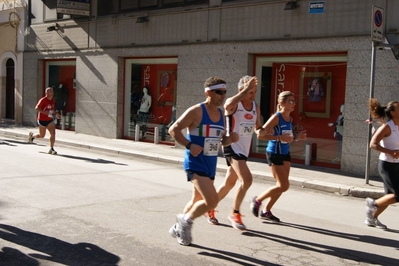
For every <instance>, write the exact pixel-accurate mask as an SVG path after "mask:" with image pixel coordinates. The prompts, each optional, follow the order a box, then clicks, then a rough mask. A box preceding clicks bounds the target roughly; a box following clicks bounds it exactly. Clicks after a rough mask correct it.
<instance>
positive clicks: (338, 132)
mask: <svg viewBox="0 0 399 266" xmlns="http://www.w3.org/2000/svg"><path fill="white" fill-rule="evenodd" d="M344 110H345V105H343V104H342V105H341V107H340V112H341V114H340V115H339V116H338V117H337V121H336V122H334V123H328V126H329V127H332V126H335V131H334V138H336V140H337V141H338V143H337V156H336V158H335V159H334V160H333V161H340V160H341V152H342V134H343V133H344Z"/></svg>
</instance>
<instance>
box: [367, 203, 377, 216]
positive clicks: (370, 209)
mask: <svg viewBox="0 0 399 266" xmlns="http://www.w3.org/2000/svg"><path fill="white" fill-rule="evenodd" d="M376 210H377V206H375V200H374V199H372V198H366V217H367V219H369V220H373V219H374V216H373V214H374V212H375V211H376Z"/></svg>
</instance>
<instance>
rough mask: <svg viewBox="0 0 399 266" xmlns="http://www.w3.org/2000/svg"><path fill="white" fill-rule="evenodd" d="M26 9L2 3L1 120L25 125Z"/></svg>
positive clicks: (0, 15) (11, 2) (0, 53)
mask: <svg viewBox="0 0 399 266" xmlns="http://www.w3.org/2000/svg"><path fill="white" fill-rule="evenodd" d="M25 12H26V8H25V7H24V3H23V2H22V1H6V0H0V36H1V37H0V38H1V41H0V76H1V79H0V120H2V121H7V122H9V123H18V124H21V123H22V104H23V102H22V98H23V97H22V95H23V90H22V84H23V75H22V74H23V71H22V70H23V51H24V29H25V14H26V13H25Z"/></svg>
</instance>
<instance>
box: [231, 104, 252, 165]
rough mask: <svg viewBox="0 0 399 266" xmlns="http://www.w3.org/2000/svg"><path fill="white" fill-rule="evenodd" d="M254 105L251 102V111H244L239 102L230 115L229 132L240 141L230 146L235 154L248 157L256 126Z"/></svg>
mask: <svg viewBox="0 0 399 266" xmlns="http://www.w3.org/2000/svg"><path fill="white" fill-rule="evenodd" d="M256 118H257V113H256V103H255V102H252V109H251V110H246V109H245V108H244V106H243V105H242V103H241V102H239V103H238V105H237V110H236V111H235V112H234V114H233V115H231V119H230V120H231V121H230V122H231V131H233V132H236V133H237V134H238V135H239V136H240V139H239V140H238V141H237V142H235V143H232V144H231V148H232V149H233V151H234V152H235V153H236V154H242V155H244V156H246V157H248V154H249V149H250V147H251V141H252V135H253V133H254V130H255V126H256Z"/></svg>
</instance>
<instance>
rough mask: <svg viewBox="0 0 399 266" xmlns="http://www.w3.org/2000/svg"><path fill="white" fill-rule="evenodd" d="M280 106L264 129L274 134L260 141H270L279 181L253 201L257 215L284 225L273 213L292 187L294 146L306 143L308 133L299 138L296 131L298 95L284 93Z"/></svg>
mask: <svg viewBox="0 0 399 266" xmlns="http://www.w3.org/2000/svg"><path fill="white" fill-rule="evenodd" d="M277 103H278V105H277V112H276V113H275V114H273V115H272V116H271V117H270V118H269V120H267V122H266V123H265V124H264V125H263V128H273V129H274V134H273V135H263V136H262V135H260V134H258V138H259V139H263V140H268V143H267V148H266V157H267V160H268V163H269V166H270V168H271V170H272V174H273V177H274V179H276V185H275V186H273V187H270V188H269V189H267V190H266V191H264V192H263V193H261V194H260V195H258V196H257V197H253V198H251V200H250V208H251V211H252V213H253V215H255V216H256V217H258V216H259V217H260V218H261V219H263V220H266V221H269V222H273V223H278V222H280V219H279V218H277V217H276V216H274V215H273V214H272V212H271V209H272V207H273V205H274V204H275V203H276V202H277V200H278V199H279V198H280V196H281V194H283V192H285V191H287V190H288V188H289V186H290V183H289V180H288V178H289V174H290V168H291V156H290V143H291V142H292V141H294V140H295V141H297V140H305V139H306V130H303V131H301V132H299V133H298V134H295V133H294V130H293V127H292V117H291V112H292V111H294V109H295V104H296V101H295V98H294V94H293V93H292V92H290V91H283V92H281V93H280V94H279V95H278V99H277ZM265 199H269V200H268V202H267V204H266V205H265V208H264V210H262V211H261V212H260V213H259V209H260V207H261V203H262V201H263V200H265Z"/></svg>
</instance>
